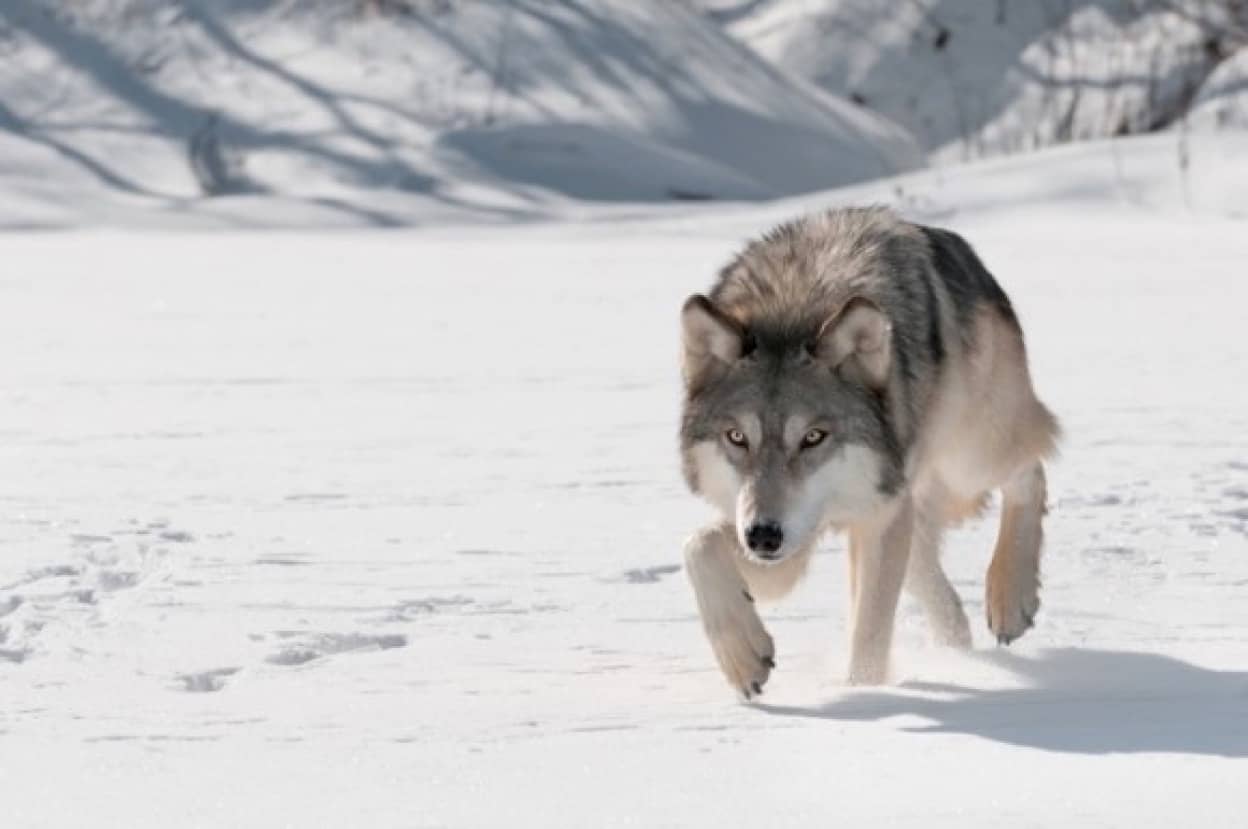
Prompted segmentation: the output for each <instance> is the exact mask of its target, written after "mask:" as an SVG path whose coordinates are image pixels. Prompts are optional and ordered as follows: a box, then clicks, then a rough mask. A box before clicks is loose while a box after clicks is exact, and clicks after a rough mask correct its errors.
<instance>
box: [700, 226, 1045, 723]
mask: <svg viewBox="0 0 1248 829" xmlns="http://www.w3.org/2000/svg"><path fill="white" fill-rule="evenodd" d="M681 342H682V352H683V353H682V369H681V371H682V375H683V380H684V402H683V411H682V415H681V424H680V448H681V457H682V466H683V472H684V477H685V480H686V482H687V483H688V485H689V488H690V489H691V490H692V491H693V492H694V493H696V494H699V495H701V496H702V497H704V498H705V499H706V500H707V501H709V502H710V503H711V504H712V505H713V506H714V507H715V508H716V509H717V512H718V513H719V517H718V518H717V519H716V520H715V521H714V522H712V523H711V524H710V525H708V526H706V527H704V528H702V529H701V530H699V531H698V532H696V533H695V534H694V535H693V536H692V537H691V538H690V539H689V540H688V541H687V542H686V544H685V548H684V557H685V564H686V571H687V573H688V576H689V579H690V581H691V583H692V585H693V592H694V595H695V597H696V600H697V606H698V610H699V613H700V615H701V618H702V622H703V626H704V628H705V631H706V634H707V637H708V638H709V639H710V642H711V646H712V650H713V651H714V654H715V657H716V659H717V661H718V662H719V666H720V668H721V669H722V670H723V673H724V675H725V676H726V677H727V679H728V681H729V683H730V684H731V685H732V686H733V687H735V688H736V689H738V691H739V692H740V693H741V694H742V695H743V696H744V697H745V698H746V699H750V698H751V697H752V696H754V695H757V694H759V693H761V692H762V689H763V685H764V683H766V681H767V679H768V677H769V676H770V673H771V671H772V670H773V669H774V668H775V665H776V663H775V647H774V643H773V640H772V638H771V636H770V634H768V632H767V630H766V628H765V627H764V626H763V623H762V620H761V619H760V618H759V614H758V611H757V609H756V607H755V599H758V600H774V599H778V598H781V597H782V596H784V595H785V594H786V593H787V592H789V591H790V590H791V589H792V588H793V586H794V585H795V584H796V583H797V582H798V581H799V580H800V579H801V577H802V576H803V574H804V573H805V571H806V569H807V565H808V563H809V561H810V558H811V553H812V551H813V549H814V547H815V545H816V543H817V541H818V540H819V539H820V537H821V536H822V535H824V534H825V533H826V532H828V531H841V532H844V533H845V534H846V535H847V537H848V556H847V558H848V562H849V592H850V614H851V620H850V658H849V671H848V681H849V682H850V683H851V684H879V683H882V682H884V681H886V679H887V676H888V670H889V649H890V644H891V640H892V634H893V619H894V615H895V613H896V608H897V602H898V597H899V594H900V592H901V590H902V588H903V586H904V587H905V588H906V590H907V592H908V593H910V594H911V595H912V596H913V597H914V598H915V599H916V600H917V601H918V603H919V605H920V606H921V608H922V609H923V612H924V615H925V617H926V619H927V621H928V624H929V627H930V628H931V630H932V633H933V635H934V638H935V639H936V641H938V642H939V643H941V644H944V645H948V646H952V647H959V648H967V647H970V645H971V633H970V626H969V624H968V622H967V618H966V613H965V611H964V610H963V608H962V602H961V600H960V599H959V598H958V594H957V593H956V592H955V590H954V588H953V586H952V585H951V584H950V583H949V579H948V578H947V577H946V575H945V573H944V571H943V570H942V569H941V565H940V558H939V554H940V538H941V533H942V531H943V529H944V528H946V527H947V526H950V525H952V524H954V523H956V522H958V521H960V520H962V519H964V518H966V517H968V516H971V515H975V514H978V513H979V512H980V511H981V510H982V508H983V507H984V505H985V503H986V502H987V499H988V497H989V495H990V493H991V492H992V491H994V490H1000V493H1001V519H1000V521H1001V523H1000V531H999V533H998V537H997V541H996V549H995V550H994V552H993V555H992V560H991V563H990V564H989V566H988V572H987V577H986V597H985V609H986V615H987V623H988V627H989V629H990V630H991V632H992V633H993V635H994V636H995V637H996V639H997V641H998V642H1000V643H1003V644H1008V643H1010V642H1012V641H1013V640H1015V639H1016V638H1018V637H1019V636H1021V635H1022V634H1023V633H1024V632H1026V631H1027V629H1028V628H1030V627H1031V626H1032V624H1033V622H1034V620H1035V616H1036V612H1037V610H1038V608H1039V605H1040V599H1039V588H1040V580H1039V563H1040V548H1041V541H1042V535H1043V530H1042V520H1043V516H1044V514H1045V473H1044V465H1043V462H1044V461H1045V460H1046V459H1048V458H1049V457H1051V456H1052V455H1053V454H1054V452H1055V450H1056V446H1057V443H1058V438H1059V425H1058V422H1057V419H1056V418H1055V417H1054V415H1053V414H1052V413H1051V412H1050V411H1049V409H1048V408H1046V407H1045V406H1044V404H1042V403H1041V402H1040V401H1039V400H1038V399H1037V397H1036V394H1035V391H1034V390H1033V388H1032V382H1031V376H1030V372H1029V369H1028V365H1027V355H1026V351H1025V348H1024V343H1023V332H1022V328H1021V327H1020V324H1019V319H1018V316H1017V314H1016V313H1015V311H1014V308H1013V306H1012V305H1011V303H1010V300H1009V298H1008V297H1007V296H1006V294H1005V292H1004V291H1003V290H1002V289H1001V286H1000V285H999V284H998V283H997V281H996V279H994V278H993V276H992V275H991V274H990V273H989V272H988V270H987V269H986V268H985V267H984V265H983V263H982V262H981V261H980V259H979V257H978V256H977V255H976V253H975V251H974V250H972V248H971V246H970V245H969V244H968V243H967V242H966V241H965V240H964V239H963V238H962V237H961V236H959V235H957V234H956V233H953V232H950V231H948V230H943V229H938V228H934V227H926V226H924V225H920V224H915V223H912V222H908V221H905V220H903V219H902V218H901V217H899V216H898V215H897V214H895V213H894V212H892V211H891V210H889V209H887V208H883V207H866V208H846V209H836V210H831V211H828V212H823V213H820V214H816V215H810V216H806V217H804V218H799V219H797V220H795V221H792V222H789V223H787V224H783V225H781V226H779V227H777V228H775V229H774V230H772V231H770V232H769V233H767V234H766V235H764V236H763V237H762V238H759V239H756V240H754V241H751V242H749V243H748V244H747V245H746V246H745V248H744V249H743V250H742V251H740V252H739V253H738V254H737V255H736V256H735V257H734V258H733V259H732V260H731V262H729V264H728V265H727V266H726V267H724V268H723V269H722V271H721V272H720V273H719V276H718V279H717V280H716V281H715V283H714V286H713V287H712V288H711V290H710V291H709V293H707V294H706V295H701V294H695V295H694V296H691V297H690V298H689V299H688V300H687V301H686V302H685V304H684V307H683V309H682V311H681Z"/></svg>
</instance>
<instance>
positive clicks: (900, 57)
mask: <svg viewBox="0 0 1248 829" xmlns="http://www.w3.org/2000/svg"><path fill="white" fill-rule="evenodd" d="M701 4H702V6H703V8H705V9H706V11H707V13H708V14H709V15H710V16H711V18H712V19H714V20H719V21H722V22H723V23H724V25H725V26H726V27H727V29H728V31H730V32H731V33H733V34H734V35H736V36H737V37H738V38H740V39H741V40H742V41H743V42H745V43H748V44H749V45H750V46H751V47H753V48H754V49H755V50H756V51H757V52H758V53H759V54H760V55H762V56H763V57H765V58H767V59H768V60H770V61H773V62H774V63H776V64H777V65H779V66H780V67H781V68H783V69H785V70H787V71H789V72H790V73H792V74H794V75H797V76H799V77H803V78H807V79H809V80H811V81H812V82H814V83H817V84H818V85H820V86H822V87H823V88H825V89H827V90H829V91H834V92H836V93H837V94H840V95H853V96H857V99H858V100H860V101H861V102H862V104H863V106H864V107H865V108H868V109H870V110H872V111H875V112H878V113H880V114H882V115H884V116H886V117H888V118H889V119H891V120H893V121H895V122H897V123H898V124H901V125H902V126H903V127H905V128H906V129H907V130H909V131H910V132H911V134H913V135H914V136H915V138H916V139H917V140H918V141H919V143H920V144H921V145H922V146H923V147H924V149H925V150H928V151H929V152H930V153H931V154H932V155H933V156H935V157H937V158H940V159H943V160H946V161H949V160H965V159H973V158H980V157H984V156H992V155H1001V154H1004V153H1012V152H1020V151H1026V150H1031V149H1034V148H1037V147H1044V146H1049V145H1051V144H1058V143H1065V142H1068V141H1071V140H1081V139H1094V138H1105V137H1109V136H1114V135H1121V134H1139V133H1145V132H1150V131H1153V130H1155V129H1158V128H1160V127H1162V126H1165V125H1167V124H1172V123H1173V122H1174V121H1175V120H1177V115H1178V114H1179V113H1180V112H1181V111H1182V109H1183V106H1184V102H1185V101H1186V99H1187V96H1188V94H1189V93H1190V92H1191V91H1194V90H1195V89H1196V88H1198V87H1201V86H1202V81H1204V79H1205V78H1206V76H1208V75H1210V74H1211V73H1213V72H1217V71H1219V68H1218V66H1217V65H1218V62H1219V61H1220V60H1221V56H1220V55H1217V54H1216V53H1217V52H1218V50H1219V49H1221V48H1223V47H1222V44H1225V48H1227V49H1228V50H1233V49H1235V48H1240V49H1242V48H1243V45H1242V44H1243V38H1242V37H1240V36H1238V35H1237V34H1236V32H1237V31H1239V30H1238V29H1237V28H1236V27H1235V26H1234V25H1227V24H1226V21H1224V20H1221V19H1218V18H1217V12H1218V10H1219V9H1220V8H1221V4H1210V3H1200V2H1191V3H1164V2H1163V3H1147V2H1145V3H1139V2H1127V1H1125V0H1070V1H1068V2H1059V3H1054V2H1044V0H1040V1H1039V2H1005V0H1001V1H1000V2H982V3H966V2H961V0H914V2H907V3H876V2H871V0H779V1H778V2H759V3H738V4H727V5H725V4H724V3H722V2H720V1H719V0H701ZM1226 9H1227V12H1226V13H1227V14H1239V13H1242V12H1235V11H1232V10H1230V6H1229V5H1228V6H1227V7H1226ZM1232 44H1234V45H1232ZM1211 48H1212V51H1211ZM1237 59H1239V58H1237V57H1231V58H1230V60H1229V61H1226V63H1230V62H1234V61H1235V60H1237ZM1221 71H1223V72H1224V73H1225V72H1229V71H1230V70H1229V69H1222V70H1221ZM1205 89H1206V95H1207V96H1208V97H1216V98H1219V99H1220V98H1221V97H1222V96H1224V95H1233V94H1234V90H1233V89H1230V90H1228V89H1226V88H1224V87H1223V86H1220V85H1217V84H1214V85H1207V86H1206V87H1205Z"/></svg>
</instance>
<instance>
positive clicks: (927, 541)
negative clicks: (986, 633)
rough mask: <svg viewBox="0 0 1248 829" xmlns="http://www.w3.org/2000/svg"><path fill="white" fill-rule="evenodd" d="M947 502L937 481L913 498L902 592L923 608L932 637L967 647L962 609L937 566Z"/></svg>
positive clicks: (968, 634)
mask: <svg viewBox="0 0 1248 829" xmlns="http://www.w3.org/2000/svg"><path fill="white" fill-rule="evenodd" d="M947 501H948V493H947V491H946V490H945V489H944V487H943V486H941V485H939V484H935V485H933V486H932V487H931V488H930V489H929V490H928V491H927V492H926V493H925V494H923V495H921V496H918V497H917V498H916V503H915V514H914V533H913V535H912V537H911V540H910V563H909V564H908V565H907V567H906V592H907V593H909V594H910V595H911V596H913V597H914V598H915V599H916V600H917V601H918V603H919V606H920V607H922V608H923V613H924V615H925V616H926V617H927V623H928V625H929V626H930V627H931V630H932V637H933V638H934V639H935V640H936V642H937V643H938V644H940V645H945V646H947V647H954V648H969V647H970V646H971V626H970V623H968V622H967V619H966V611H964V610H963V609H962V600H961V599H960V598H959V597H958V592H957V591H956V590H954V588H953V585H952V584H950V583H949V577H948V576H946V575H945V571H944V569H943V568H942V567H941V566H940V536H941V533H942V531H943V529H944V526H945V523H946V521H947V520H948V510H947V505H946V502H947Z"/></svg>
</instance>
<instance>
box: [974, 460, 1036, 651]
mask: <svg viewBox="0 0 1248 829" xmlns="http://www.w3.org/2000/svg"><path fill="white" fill-rule="evenodd" d="M1001 496H1002V503H1001V529H1000V531H999V534H998V536H997V547H996V550H995V551H994V552H993V555H992V563H991V564H989V565H988V578H987V590H986V597H985V598H986V600H985V609H986V612H987V616H988V627H989V628H990V629H991V630H992V632H993V633H994V634H995V635H996V637H997V641H998V642H1000V643H1001V644H1003V645H1008V644H1009V643H1010V642H1013V641H1014V640H1015V639H1017V638H1018V637H1020V636H1022V635H1023V634H1024V633H1025V632H1026V631H1027V629H1028V628H1030V627H1031V626H1032V623H1033V621H1034V620H1035V616H1036V611H1037V610H1039V609H1040V545H1041V542H1042V541H1043V537H1044V532H1043V527H1042V526H1041V522H1042V520H1043V518H1044V499H1045V480H1044V467H1043V466H1042V465H1041V464H1040V463H1039V462H1038V461H1037V462H1034V463H1029V464H1027V465H1026V466H1024V467H1022V468H1021V469H1019V470H1018V471H1016V472H1015V473H1014V474H1013V475H1011V476H1010V478H1009V480H1007V481H1006V482H1005V485H1004V486H1002V487H1001Z"/></svg>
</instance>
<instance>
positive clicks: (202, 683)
mask: <svg viewBox="0 0 1248 829" xmlns="http://www.w3.org/2000/svg"><path fill="white" fill-rule="evenodd" d="M239 670H240V669H239V668H214V669H213V670H211V671H199V672H197V673H193V674H180V675H179V676H178V680H179V681H180V682H181V683H182V685H183V688H182V690H184V691H190V692H191V693H199V694H202V693H210V692H213V691H220V690H221V689H222V688H224V687H225V679H226V677H229V676H233V675H234V674H236V673H238V672H239Z"/></svg>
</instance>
